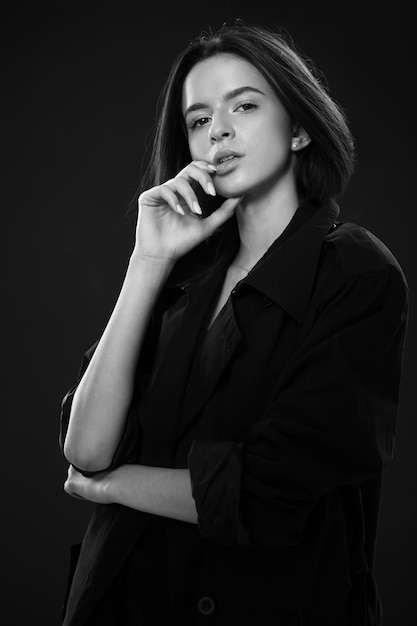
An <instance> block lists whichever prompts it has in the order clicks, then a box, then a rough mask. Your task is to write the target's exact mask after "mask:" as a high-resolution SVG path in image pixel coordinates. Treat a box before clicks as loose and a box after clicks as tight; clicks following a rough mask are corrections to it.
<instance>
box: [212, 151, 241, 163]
mask: <svg viewBox="0 0 417 626" xmlns="http://www.w3.org/2000/svg"><path fill="white" fill-rule="evenodd" d="M231 156H233V157H241V156H242V155H241V154H238V153H237V152H234V151H233V150H218V151H217V152H216V154H215V155H214V158H213V164H214V165H215V166H216V167H218V166H219V165H220V161H221V160H222V159H227V157H231Z"/></svg>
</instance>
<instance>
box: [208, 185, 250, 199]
mask: <svg viewBox="0 0 417 626" xmlns="http://www.w3.org/2000/svg"><path fill="white" fill-rule="evenodd" d="M215 187H216V191H217V193H218V194H219V195H220V196H223V198H237V197H238V196H244V195H245V194H246V193H247V191H248V187H247V185H237V184H229V185H227V184H224V183H223V181H220V183H217V181H216V183H215Z"/></svg>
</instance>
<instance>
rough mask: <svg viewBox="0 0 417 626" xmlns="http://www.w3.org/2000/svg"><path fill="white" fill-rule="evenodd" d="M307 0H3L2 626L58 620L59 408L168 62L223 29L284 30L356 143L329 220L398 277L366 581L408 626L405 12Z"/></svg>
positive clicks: (411, 468) (61, 576)
mask: <svg viewBox="0 0 417 626" xmlns="http://www.w3.org/2000/svg"><path fill="white" fill-rule="evenodd" d="M213 4H214V6H213ZM310 4H311V3H309V2H302V1H301V0H299V1H298V2H296V3H294V4H293V5H291V6H287V5H289V3H281V4H280V3H271V2H270V1H269V0H260V1H258V2H256V3H250V4H248V6H247V7H245V6H244V5H243V4H242V2H236V1H227V0H224V1H222V2H218V3H217V4H215V3H213V2H210V3H209V6H208V5H207V6H202V5H201V3H196V2H194V1H193V2H189V1H188V2H182V3H181V5H180V7H179V6H178V5H177V3H173V2H171V3H168V2H167V3H160V2H152V3H148V4H147V5H145V6H140V3H139V2H123V1H113V2H108V1H104V2H98V1H92V2H89V1H81V0H78V1H73V2H66V1H62V0H61V1H59V0H55V1H54V2H52V1H49V2H9V3H7V2H6V3H4V2H3V3H2V13H3V19H2V26H1V31H2V32H1V37H2V44H3V46H4V48H5V49H4V53H5V58H6V59H7V67H6V70H5V73H4V78H3V80H4V85H3V86H4V87H5V98H4V99H3V104H5V113H4V118H3V121H4V122H5V126H6V128H5V131H6V132H5V141H4V143H3V147H6V150H5V154H6V161H7V162H6V165H5V170H4V171H3V174H5V176H4V183H2V187H3V188H2V192H3V194H4V196H5V199H4V205H3V211H2V214H3V222H4V223H5V227H3V229H2V230H3V235H2V244H3V248H5V249H6V260H5V262H4V265H3V268H4V272H3V273H4V276H5V284H6V289H5V292H6V293H5V297H4V305H3V309H4V311H3V313H4V314H5V321H4V326H3V328H4V331H5V332H4V335H5V339H6V341H5V345H6V351H5V357H4V367H5V370H7V374H8V379H7V384H6V386H5V389H4V392H3V398H4V399H5V400H6V402H5V409H4V410H3V413H2V418H3V419H2V421H3V448H4V450H5V454H4V456H5V480H3V485H2V487H3V489H2V492H3V493H2V499H3V527H4V526H6V528H4V530H3V544H4V550H3V553H4V554H3V558H2V562H3V564H4V565H3V568H4V571H6V572H7V578H6V580H7V585H6V597H5V599H4V601H3V602H2V609H3V611H2V612H3V615H6V617H7V621H4V619H3V624H5V623H7V624H12V625H14V626H16V625H17V626H19V625H20V624H22V625H23V624H25V625H26V624H29V623H30V624H42V626H53V625H56V624H59V623H60V606H61V603H62V599H63V595H64V589H65V582H66V576H67V570H68V564H69V546H70V544H71V543H74V542H76V541H78V540H79V539H80V538H81V536H82V534H83V531H84V529H85V526H86V523H87V520H88V517H89V514H90V511H91V508H90V505H89V504H88V503H82V502H80V501H78V500H74V499H71V498H69V497H68V496H66V495H65V494H64V493H63V490H62V483H63V481H64V480H65V475H66V464H65V462H64V460H63V459H62V458H61V456H60V452H59V450H58V442H57V433H58V415H59V408H60V401H61V398H62V396H63V395H64V393H65V392H66V390H67V389H68V388H69V387H70V386H71V385H72V384H73V382H74V379H75V377H76V374H77V370H78V366H79V363H80V359H81V356H82V354H83V352H84V351H85V349H86V348H88V347H89V346H90V345H91V344H92V343H93V342H94V341H95V340H96V338H97V337H98V336H99V335H100V333H101V331H102V329H103V327H104V325H105V323H106V321H107V317H108V315H109V314H110V311H111V309H112V306H113V304H114V302H115V300H116V298H117V295H118V290H119V287H120V284H121V281H122V278H123V274H124V270H125V267H126V263H127V260H128V257H129V253H130V250H131V246H132V243H133V234H134V217H133V218H132V219H130V220H129V219H126V218H125V214H126V206H127V205H128V203H129V201H130V200H131V198H132V196H133V194H134V191H135V189H136V187H137V185H138V182H139V178H140V171H141V166H142V162H143V160H145V162H146V151H145V146H146V145H147V144H148V143H149V137H150V132H151V129H152V125H153V121H154V110H155V103H156V100H157V97H158V94H159V91H160V89H161V86H162V84H163V81H164V80H165V78H166V76H167V73H168V70H169V67H170V65H171V62H172V60H173V58H174V56H175V55H176V54H177V53H178V52H180V51H181V50H182V49H183V47H184V46H185V45H186V44H187V43H188V41H189V40H191V39H192V38H194V36H196V35H197V34H198V33H199V32H200V30H207V29H208V28H209V26H213V27H218V26H220V25H221V23H222V22H223V21H224V20H226V19H228V18H231V17H242V18H244V19H245V20H247V21H249V22H254V23H259V24H264V25H267V26H270V27H284V28H285V29H286V30H288V32H289V33H290V34H291V36H292V37H293V38H294V40H295V42H296V44H297V45H298V47H299V48H301V50H302V51H303V52H304V53H305V54H306V55H307V56H309V57H311V58H312V59H313V60H314V61H315V63H316V64H317V66H318V67H319V68H320V69H321V70H322V71H323V72H324V74H325V76H326V78H327V80H328V83H329V85H330V92H331V94H332V96H333V97H334V98H335V99H336V100H337V101H339V102H340V103H341V104H342V106H343V107H344V108H345V110H346V111H347V114H348V117H349V119H350V123H351V127H352V130H353V134H354V135H355V137H356V139H357V147H358V166H357V173H356V175H355V177H354V179H353V182H352V184H351V187H350V189H349V192H348V193H347V194H346V195H345V197H344V198H343V200H342V201H341V205H342V215H341V218H342V219H343V220H344V221H356V222H359V223H360V224H361V225H363V226H365V227H366V228H368V229H370V230H371V231H372V232H374V233H375V234H376V235H377V236H378V237H380V238H381V239H382V240H383V241H384V242H385V243H386V244H387V245H388V247H389V248H390V249H391V250H392V251H393V252H394V254H395V255H396V256H397V258H398V260H399V261H400V263H401V265H402V267H403V269H404V271H405V273H406V275H407V277H408V280H409V283H410V288H411V319H410V326H409V333H408V342H407V349H406V358H405V373H404V378H403V387H402V403H401V412H400V419H399V425H398V431H397V433H398V434H397V444H396V455H395V461H394V463H393V464H392V465H391V466H390V467H389V468H388V469H387V471H386V476H385V486H384V497H383V505H382V510H381V522H380V534H379V545H378V555H377V566H376V576H377V580H378V583H379V586H380V591H381V595H382V598H383V603H384V611H385V621H384V626H398V625H401V626H411V625H414V624H415V623H417V621H416V620H417V607H416V602H415V590H416V582H417V581H416V574H415V562H416V560H417V550H416V539H415V529H416V526H417V503H416V497H415V494H416V493H417V484H416V483H417V472H416V470H415V463H414V458H413V457H414V454H413V453H414V447H415V441H416V435H417V432H416V430H417V427H416V422H415V419H414V415H415V411H416V402H415V389H414V385H415V383H414V380H413V379H412V372H413V371H414V372H415V371H417V368H416V325H415V321H414V319H413V310H414V309H413V302H414V293H415V289H414V287H415V285H416V252H415V234H414V233H415V230H414V229H415V207H414V206H413V205H414V198H415V193H414V184H415V176H416V175H415V172H414V167H413V165H414V164H413V163H412V161H413V156H414V150H415V147H414V144H413V141H412V137H411V132H412V130H413V127H414V126H415V122H414V121H413V120H414V110H413V111H412V109H411V107H412V106H413V107H414V106H415V100H416V99H415V93H411V88H410V86H409V85H410V83H411V82H413V81H414V78H413V76H414V69H413V66H412V59H411V45H410V47H409V48H408V47H407V46H408V45H409V42H410V41H412V32H413V34H414V31H412V21H413V19H414V18H415V14H414V9H412V8H410V7H409V8H408V9H401V8H400V5H399V3H395V4H393V5H392V6H390V8H389V9H387V8H384V6H381V4H380V3H377V2H375V3H364V2H362V3H358V7H355V6H353V5H352V4H351V3H349V4H346V6H344V7H340V6H339V5H335V4H334V3H329V4H328V6H327V5H326V4H324V3H323V4H322V5H319V6H317V5H316V3H315V5H314V8H312V7H311V6H310ZM303 5H304V6H303ZM4 432H5V434H4ZM4 555H5V556H4Z"/></svg>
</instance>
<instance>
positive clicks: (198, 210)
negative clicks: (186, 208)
mask: <svg viewBox="0 0 417 626" xmlns="http://www.w3.org/2000/svg"><path fill="white" fill-rule="evenodd" d="M193 211H194V213H198V214H199V215H201V214H202V213H203V211H202V210H201V207H200V205H199V204H198V202H197V200H194V201H193Z"/></svg>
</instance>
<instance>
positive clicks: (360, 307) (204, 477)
mask: <svg viewBox="0 0 417 626" xmlns="http://www.w3.org/2000/svg"><path fill="white" fill-rule="evenodd" d="M394 269H395V268H394ZM333 277H334V275H333ZM333 282H334V281H333ZM338 282H339V286H338V287H336V286H334V285H332V275H331V272H330V274H329V276H328V278H327V279H326V278H324V279H323V280H322V285H321V287H320V281H319V283H318V286H317V288H316V289H315V291H314V293H313V297H312V302H311V307H310V312H309V314H308V316H307V319H306V323H305V325H304V327H305V328H306V327H307V330H306V332H305V333H304V338H303V339H302V341H301V344H300V346H299V347H298V348H297V350H296V352H295V353H294V354H293V357H292V358H291V360H290V361H289V362H288V364H287V366H286V368H285V372H283V373H282V376H281V377H280V382H279V384H277V387H276V389H275V390H274V393H273V394H272V396H271V401H270V402H269V404H268V407H267V410H266V411H265V413H264V414H263V415H262V416H260V417H259V418H258V419H257V420H256V422H255V424H254V426H253V427H252V429H251V431H250V432H249V433H248V436H247V438H245V440H244V441H239V442H225V441H208V440H194V442H193V445H192V447H191V450H190V453H189V459H188V460H189V468H190V474H191V484H192V492H193V497H194V499H195V501H196V507H197V511H198V524H199V528H200V532H201V533H202V535H203V536H204V537H205V538H207V539H209V540H213V541H216V542H218V543H221V544H224V545H236V544H237V545H239V546H243V547H252V546H264V547H268V548H282V547H285V546H288V545H292V544H295V543H297V542H298V540H299V537H300V534H301V533H302V531H303V529H304V528H305V527H306V523H307V519H308V516H309V514H310V513H311V512H312V510H313V508H314V507H315V505H316V504H317V503H318V502H319V501H320V499H321V498H322V497H323V496H325V495H326V494H328V493H329V492H331V491H332V490H334V489H336V488H337V487H339V486H343V485H347V484H353V483H358V482H361V481H363V480H366V479H367V478H371V477H373V476H376V475H378V474H380V473H381V471H382V469H383V468H384V467H385V465H386V463H387V462H388V461H389V460H390V459H391V457H392V454H393V445H394V435H395V425H396V417H397V408H398V396H399V383H400V372H401V365H402V360H403V359H402V357H403V344H404V337H405V331H406V323H407V285H406V282H405V280H404V279H403V277H402V275H401V274H400V273H399V272H397V271H379V272H369V273H366V274H363V275H360V276H354V277H350V278H348V279H344V280H343V283H342V282H341V281H340V280H339V281H338Z"/></svg>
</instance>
